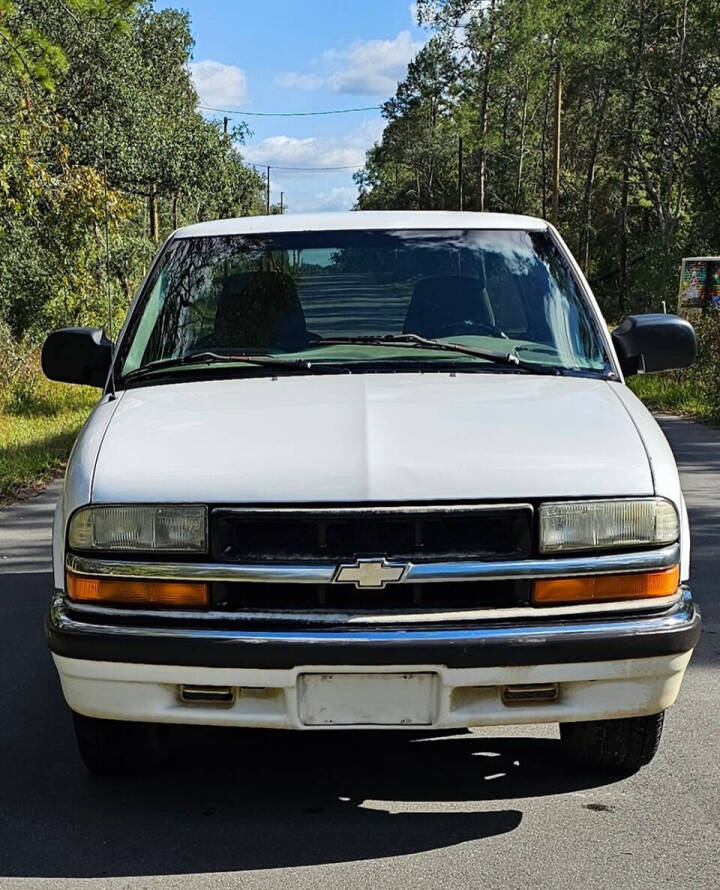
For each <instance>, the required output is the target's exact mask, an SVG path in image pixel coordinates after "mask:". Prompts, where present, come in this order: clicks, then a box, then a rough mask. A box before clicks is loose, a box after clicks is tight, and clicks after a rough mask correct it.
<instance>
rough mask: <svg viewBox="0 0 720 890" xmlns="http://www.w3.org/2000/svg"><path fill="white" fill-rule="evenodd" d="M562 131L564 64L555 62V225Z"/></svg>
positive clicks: (556, 219)
mask: <svg viewBox="0 0 720 890" xmlns="http://www.w3.org/2000/svg"><path fill="white" fill-rule="evenodd" d="M561 132H562V65H561V63H560V59H558V60H557V62H556V63H555V138H554V152H553V185H552V216H551V220H550V221H551V222H552V224H553V225H554V226H557V224H558V215H559V206H560V137H561Z"/></svg>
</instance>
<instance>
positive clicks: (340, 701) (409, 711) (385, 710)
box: [298, 673, 436, 726]
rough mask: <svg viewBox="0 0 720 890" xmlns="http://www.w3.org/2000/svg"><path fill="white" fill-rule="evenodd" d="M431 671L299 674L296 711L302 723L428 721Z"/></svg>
mask: <svg viewBox="0 0 720 890" xmlns="http://www.w3.org/2000/svg"><path fill="white" fill-rule="evenodd" d="M435 677H436V675H435V674H430V673H428V674H301V675H300V676H299V677H298V710H299V714H300V720H301V721H302V723H304V724H305V725H306V726H429V725H431V724H432V722H433V715H434V710H435V708H434V704H435Z"/></svg>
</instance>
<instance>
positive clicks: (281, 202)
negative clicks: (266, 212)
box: [280, 192, 285, 216]
mask: <svg viewBox="0 0 720 890" xmlns="http://www.w3.org/2000/svg"><path fill="white" fill-rule="evenodd" d="M284 196H285V192H280V216H282V215H283V213H284V212H285V211H284V210H283V198H284Z"/></svg>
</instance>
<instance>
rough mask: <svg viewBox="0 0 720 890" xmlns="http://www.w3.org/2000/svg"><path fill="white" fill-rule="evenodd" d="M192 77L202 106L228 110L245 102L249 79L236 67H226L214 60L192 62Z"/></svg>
mask: <svg viewBox="0 0 720 890" xmlns="http://www.w3.org/2000/svg"><path fill="white" fill-rule="evenodd" d="M190 75H191V77H192V80H193V83H194V85H195V89H196V91H197V94H198V97H199V99H200V104H201V105H210V106H213V107H215V108H218V107H220V108H226V107H227V106H234V105H241V104H242V103H243V102H244V101H245V98H246V96H247V77H246V75H245V72H244V71H243V70H242V69H241V68H238V67H237V66H236V65H224V64H223V63H222V62H215V61H213V60H212V59H206V60H204V61H202V62H191V63H190Z"/></svg>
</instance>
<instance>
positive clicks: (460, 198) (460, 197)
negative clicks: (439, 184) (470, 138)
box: [458, 136, 463, 210]
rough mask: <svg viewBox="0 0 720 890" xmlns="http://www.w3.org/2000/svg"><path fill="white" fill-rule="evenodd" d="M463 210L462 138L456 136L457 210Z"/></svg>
mask: <svg viewBox="0 0 720 890" xmlns="http://www.w3.org/2000/svg"><path fill="white" fill-rule="evenodd" d="M462 209H463V138H462V136H458V210H462Z"/></svg>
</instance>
